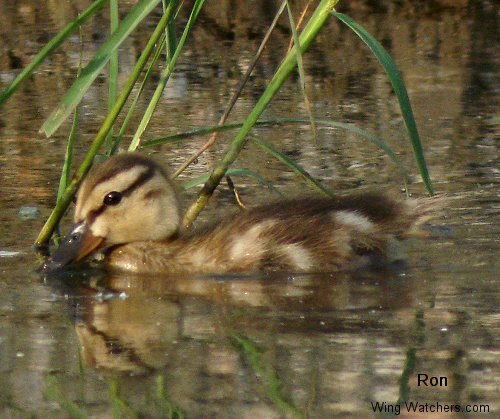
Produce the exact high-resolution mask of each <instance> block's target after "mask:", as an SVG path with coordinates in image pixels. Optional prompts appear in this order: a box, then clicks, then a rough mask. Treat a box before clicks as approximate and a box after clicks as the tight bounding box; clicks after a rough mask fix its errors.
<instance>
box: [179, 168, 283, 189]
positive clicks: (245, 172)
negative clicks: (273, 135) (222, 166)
mask: <svg viewBox="0 0 500 419" xmlns="http://www.w3.org/2000/svg"><path fill="white" fill-rule="evenodd" d="M226 175H228V176H244V177H250V178H253V179H256V180H257V181H258V182H259V183H260V184H261V185H264V186H266V187H267V188H269V189H270V190H272V191H273V192H276V193H278V194H280V195H282V193H281V192H280V191H279V190H278V189H276V187H275V186H274V185H273V184H272V183H271V182H269V181H267V180H266V179H265V178H264V177H262V176H261V175H259V174H258V173H256V172H254V171H253V170H250V169H245V168H241V169H238V168H232V169H229V170H228V171H227V173H226ZM209 176H210V175H208V174H206V175H202V176H198V177H196V178H193V179H191V180H188V181H187V182H184V183H183V184H182V185H181V188H182V189H183V190H184V191H187V190H188V189H191V188H194V187H195V186H198V185H202V184H204V183H205V182H206V181H207V180H208V177H209Z"/></svg>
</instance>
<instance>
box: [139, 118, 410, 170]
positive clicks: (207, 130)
mask: <svg viewBox="0 0 500 419" xmlns="http://www.w3.org/2000/svg"><path fill="white" fill-rule="evenodd" d="M308 122H310V120H309V119H305V118H275V119H266V120H260V121H257V122H256V123H255V126H273V125H284V124H304V123H308ZM314 123H315V124H316V125H323V126H327V127H332V128H341V129H345V130H348V131H351V132H353V133H355V134H357V135H359V136H361V137H363V138H365V139H366V140H368V141H370V142H371V143H373V144H375V145H376V146H377V147H379V148H381V149H382V150H383V151H384V152H385V153H386V154H387V156H388V157H389V158H390V159H391V160H392V161H393V162H394V164H395V165H396V166H397V167H398V168H399V170H400V171H401V174H402V175H403V176H406V175H407V172H406V169H405V168H404V166H403V164H402V163H401V162H400V161H399V159H398V158H397V156H396V154H395V153H394V151H393V150H392V149H391V148H390V147H389V146H388V145H387V144H386V143H385V142H384V141H383V140H381V139H380V138H378V137H376V136H375V135H372V134H370V133H369V132H367V131H365V130H363V129H361V128H358V127H356V126H355V125H352V124H346V123H343V122H337V121H332V120H329V119H314ZM242 126H243V122H231V123H228V124H225V125H222V126H219V125H214V126H210V127H203V128H197V129H193V130H189V131H185V132H182V133H177V134H170V135H167V136H165V137H160V138H155V139H152V140H148V141H144V142H143V143H142V148H147V147H153V146H158V145H161V144H166V143H172V142H177V141H182V140H184V139H187V138H191V137H196V136H199V135H206V134H211V133H212V132H223V131H230V130H233V129H236V128H241V127H242Z"/></svg>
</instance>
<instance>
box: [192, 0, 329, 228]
mask: <svg viewBox="0 0 500 419" xmlns="http://www.w3.org/2000/svg"><path fill="white" fill-rule="evenodd" d="M337 2H338V0H322V1H321V2H320V4H319V5H318V6H317V7H316V10H315V11H314V13H313V15H312V16H311V18H310V19H309V22H308V23H307V25H306V26H305V28H304V30H303V31H302V33H301V34H300V37H299V42H300V49H301V51H302V52H305V51H306V50H307V49H308V48H309V46H310V45H311V43H312V41H313V40H314V38H315V37H316V35H317V34H318V32H319V31H320V30H321V28H322V27H323V26H324V24H325V23H326V20H327V19H328V16H329V13H330V12H331V11H332V10H333V7H334V6H335V4H336V3H337ZM297 47H298V45H295V46H294V47H293V49H292V50H291V51H290V52H289V53H288V54H287V56H286V57H285V59H284V60H283V62H282V63H281V65H280V66H279V68H278V70H277V71H276V72H275V74H274V76H273V78H272V79H271V81H270V82H269V85H268V86H267V88H266V90H265V91H264V93H263V94H262V96H261V97H260V99H259V101H258V102H257V104H256V105H255V106H254V108H253V109H252V110H251V112H250V114H249V115H248V117H247V119H246V120H245V122H244V124H243V126H242V127H241V129H240V130H239V131H238V133H237V134H236V136H235V137H234V139H233V140H232V141H231V144H230V145H229V149H228V150H227V152H226V154H225V155H224V157H223V159H222V161H221V162H220V163H219V164H218V165H217V166H216V167H215V168H214V169H213V171H212V173H211V174H210V178H209V179H208V181H207V183H205V185H204V186H203V188H202V190H201V191H200V193H199V195H198V199H197V200H196V202H195V203H193V204H192V205H191V206H190V207H189V209H188V210H187V212H186V215H185V217H184V221H183V223H184V226H186V227H189V226H190V225H191V224H192V222H193V221H194V220H195V218H196V217H197V216H198V214H199V213H200V212H201V211H202V209H203V208H204V207H205V205H206V204H207V203H208V200H209V199H210V197H211V196H212V194H213V192H214V190H215V188H216V187H217V186H218V185H219V183H220V181H221V179H222V178H223V177H224V174H225V173H226V171H227V169H228V168H229V166H230V165H231V164H232V163H233V162H234V160H236V158H237V157H238V155H239V153H240V151H241V150H242V149H243V147H244V145H245V143H246V136H247V134H248V133H249V132H250V130H251V129H252V127H253V126H254V125H255V123H256V122H257V119H258V118H259V117H260V115H261V114H262V112H263V111H264V109H265V108H266V107H267V105H268V104H269V102H270V101H271V99H272V98H273V97H274V96H275V94H276V93H277V92H278V91H279V89H280V88H281V86H282V85H283V83H284V82H285V80H286V79H287V78H288V76H289V75H290V74H291V72H292V71H293V70H294V68H295V66H296V63H297Z"/></svg>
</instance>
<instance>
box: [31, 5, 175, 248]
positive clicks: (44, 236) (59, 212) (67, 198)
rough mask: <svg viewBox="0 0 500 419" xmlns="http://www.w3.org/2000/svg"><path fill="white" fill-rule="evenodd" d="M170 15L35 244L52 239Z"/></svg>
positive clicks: (155, 36) (130, 77) (141, 60)
mask: <svg viewBox="0 0 500 419" xmlns="http://www.w3.org/2000/svg"><path fill="white" fill-rule="evenodd" d="M169 18H170V16H169V15H168V14H165V15H163V16H162V18H161V19H160V21H159V22H158V24H157V26H156V28H155V30H154V32H153V34H152V35H151V37H150V38H149V40H148V42H147V44H146V46H145V47H144V50H143V51H142V53H141V55H140V56H139V59H138V60H137V63H136V64H135V66H134V68H133V70H132V72H131V73H130V75H129V77H128V79H127V81H126V82H125V84H124V86H123V89H122V91H121V93H120V95H119V96H118V99H117V100H116V103H115V105H114V106H113V109H112V110H111V112H109V113H108V115H107V116H106V119H105V120H104V122H103V123H102V125H101V128H100V129H99V132H98V133H97V135H96V137H95V138H94V140H93V141H92V144H91V145H90V148H89V150H88V151H87V154H86V155H85V157H84V159H83V161H82V163H81V164H80V166H79V167H78V170H77V171H76V173H75V175H74V176H73V179H72V180H71V183H70V184H69V185H68V187H67V188H66V190H65V191H64V194H63V196H62V197H61V199H60V200H59V201H58V202H57V205H56V206H55V208H54V209H53V210H52V213H51V214H50V216H49V218H48V219H47V221H46V222H45V224H44V226H43V227H42V230H41V231H40V233H39V234H38V237H37V238H36V241H35V246H38V247H39V246H44V245H45V244H46V243H47V242H48V240H49V239H50V236H51V235H52V232H53V231H54V229H55V228H56V226H57V224H58V223H59V220H60V219H61V217H62V216H63V214H64V213H65V211H66V208H67V207H68V205H69V203H70V202H71V198H72V197H73V194H74V192H75V190H76V188H77V186H78V184H79V183H80V181H81V180H82V178H83V176H84V175H85V173H87V171H88V169H89V168H90V166H91V165H92V163H93V161H94V157H95V155H96V154H97V152H98V151H99V148H100V147H101V146H102V143H103V142H104V140H105V138H106V135H107V134H108V132H109V130H110V129H111V127H112V126H113V124H114V122H115V121H116V118H117V117H118V114H119V113H120V111H121V110H122V108H123V106H124V105H125V102H126V101H127V98H128V97H129V95H130V93H131V92H132V89H133V87H134V85H135V83H136V81H137V80H138V78H139V76H140V75H141V72H142V71H143V69H144V67H145V66H146V63H147V61H148V59H149V57H150V56H151V54H152V53H153V51H154V48H155V45H156V43H157V42H158V40H159V39H161V37H162V35H163V33H164V30H165V27H166V25H167V23H168V20H169Z"/></svg>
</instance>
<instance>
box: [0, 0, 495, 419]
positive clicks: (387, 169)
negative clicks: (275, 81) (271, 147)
mask: <svg viewBox="0 0 500 419" xmlns="http://www.w3.org/2000/svg"><path fill="white" fill-rule="evenodd" d="M130 3H131V2H130ZM130 3H126V4H125V5H124V7H125V8H127V7H129V6H128V5H129V4H130ZM304 4H305V2H300V1H299V2H296V3H294V10H296V11H298V10H300V9H301V8H302V7H303V6H304ZM85 7H87V2H82V1H74V2H65V1H56V0H54V1H46V2H40V1H19V2H7V1H3V2H0V35H1V36H0V88H4V87H5V86H6V85H7V83H8V82H9V81H10V80H12V78H13V77H14V75H15V74H16V73H17V72H18V71H19V69H20V68H21V67H23V66H25V65H26V64H27V63H28V62H29V61H30V59H31V58H33V56H34V55H35V54H36V53H37V52H38V51H39V50H40V48H41V46H42V45H43V44H44V43H45V42H46V41H47V40H48V39H50V38H51V37H52V36H53V35H54V34H55V33H56V32H57V31H58V30H59V29H61V28H62V27H63V26H64V25H65V24H66V23H67V22H68V21H70V20H71V19H72V18H74V17H75V16H76V14H77V12H78V11H81V10H83V9H84V8H85ZM275 8H276V6H275V5H274V3H273V2H268V1H250V2H239V1H236V2H230V1H219V2H207V4H206V5H205V8H204V10H203V12H202V14H201V15H200V24H199V26H198V27H197V29H196V30H195V31H194V34H193V37H192V38H190V40H189V41H188V43H187V45H186V49H185V53H184V54H183V56H182V59H181V63H180V65H179V70H178V71H177V72H176V73H175V75H174V77H173V78H172V80H171V82H170V84H169V87H168V89H167V91H166V93H165V95H164V97H163V98H162V100H161V103H160V108H159V109H158V111H157V112H156V114H155V118H154V119H153V122H152V124H151V126H150V127H149V129H148V131H147V132H146V137H147V138H155V137H158V136H160V135H164V134H167V133H173V132H177V131H181V130H186V129H190V128H193V127H198V126H206V125H212V124H214V123H216V122H217V120H218V118H219V115H220V114H221V112H222V111H223V109H224V106H225V104H226V103H227V101H228V100H229V97H230V95H231V93H232V91H233V89H234V88H235V86H236V84H237V83H238V81H239V79H240V77H241V75H242V74H243V72H244V71H245V69H246V66H247V65H248V63H249V62H250V60H251V58H252V56H253V54H254V51H255V50H256V48H257V46H258V44H259V42H260V39H261V37H262V34H263V32H264V31H265V30H266V28H267V25H268V24H269V23H270V21H271V20H272V17H273V15H274V11H275ZM339 10H341V11H343V12H345V13H347V14H349V15H350V16H352V17H354V18H355V19H356V20H357V21H358V22H360V23H361V24H363V25H364V26H365V27H366V28H367V29H368V30H369V31H370V32H371V33H372V34H373V35H374V36H375V37H376V38H377V39H379V40H380V41H381V42H382V43H383V44H384V46H385V47H386V48H387V49H388V51H389V52H390V54H391V55H392V56H393V58H394V59H395V60H396V62H397V64H398V66H399V67H400V69H401V71H402V73H403V75H404V79H405V82H406V85H407V88H408V90H409V95H410V99H411V101H412V105H413V107H414V112H415V115H416V119H417V123H418V125H419V129H420V133H421V136H422V139H423V143H424V147H425V151H426V158H427V162H428V165H429V169H430V172H431V176H432V179H433V181H434V185H435V188H436V190H437V191H438V192H442V193H446V194H447V195H448V196H449V197H450V205H449V208H447V210H446V211H445V212H446V214H445V217H444V218H442V219H439V220H437V221H436V222H435V225H434V227H433V229H432V235H431V237H428V238H423V239H418V240H414V241H412V242H410V243H409V244H408V249H407V260H408V266H407V267H401V268H399V269H395V270H393V271H384V272H364V273H357V274H349V273H343V274H337V275H291V274H286V273H284V274H277V275H272V276H261V277H248V278H215V279H214V278H191V277H180V278H168V279H167V278H155V279H151V278H137V277H131V276H127V275H123V274H120V275H112V276H110V277H101V278H99V277H95V276H94V275H92V274H86V276H84V278H83V279H84V280H83V281H82V276H83V274H82V273H79V274H75V278H74V279H73V280H72V281H69V280H68V279H67V278H66V279H65V280H60V279H57V278H41V277H40V275H38V274H37V273H36V272H35V268H36V266H37V263H38V262H37V260H36V258H35V256H34V254H33V253H32V250H31V244H32V242H33V240H34V239H35V237H36V235H37V233H38V231H39V229H40V228H41V226H42V225H43V222H44V221H45V219H46V217H47V216H48V214H49V213H50V210H51V209H52V207H53V205H54V197H55V192H56V189H57V182H58V176H59V171H60V167H61V164H62V160H63V155H64V146H65V140H66V138H67V135H68V130H69V126H68V125H67V124H66V125H65V126H64V127H63V128H62V129H60V130H59V131H58V132H57V133H56V134H55V135H54V136H53V137H51V138H49V139H47V138H45V137H44V136H42V135H41V134H39V133H38V129H39V128H40V126H41V124H42V123H43V121H44V120H45V118H46V117H47V116H48V115H49V113H50V112H51V110H52V109H53V107H54V106H56V104H57V103H58V100H59V99H60V97H61V95H62V94H63V93H64V92H65V90H66V89H67V88H68V87H69V85H70V84H71V82H72V80H74V77H75V74H76V71H77V68H78V63H79V49H80V45H79V39H78V37H74V38H72V39H71V40H70V42H68V43H66V44H64V45H63V46H62V47H61V48H60V49H59V50H58V51H57V53H56V54H55V55H54V56H52V57H51V58H50V60H48V61H47V62H46V63H45V64H44V65H43V66H42V67H40V69H39V70H38V71H37V72H36V73H35V74H34V75H33V77H32V78H31V80H30V82H29V83H27V84H25V85H24V87H23V88H22V89H21V91H20V92H18V93H16V94H15V95H14V96H13V97H12V98H11V99H10V100H9V102H8V103H7V104H6V105H4V106H3V107H2V108H0V191H1V193H0V208H1V213H0V219H1V223H0V269H1V273H2V275H1V278H0V417H2V418H3V417H20V418H24V417H29V416H30V415H34V416H36V417H67V416H68V412H67V410H65V409H64V408H63V407H61V400H62V399H66V400H70V401H73V402H75V403H76V404H77V405H78V406H80V407H81V408H82V409H83V410H84V411H85V412H86V413H88V414H89V415H91V416H93V417H99V418H100V417H111V416H112V413H113V407H112V406H113V401H114V402H117V400H118V399H119V400H121V402H123V403H126V404H128V405H129V406H130V408H131V409H132V410H133V411H134V412H139V413H140V414H141V415H143V417H159V416H160V413H161V412H167V413H168V409H169V408H170V407H171V406H176V407H178V408H180V409H181V410H182V411H184V412H185V413H186V416H187V417H235V418H236V417H238V418H246V417H248V418H250V417H252V418H253V417H263V418H275V417H276V418H278V417H292V416H293V414H294V413H293V412H294V410H293V409H294V408H296V409H298V410H299V411H301V412H303V413H304V414H306V415H308V416H309V417H318V418H320V417H321V418H327V417H328V418H329V417H353V418H354V417H355V418H357V417H370V416H374V414H373V412H372V410H371V402H377V401H378V402H380V403H382V402H386V403H392V404H394V403H395V402H396V401H397V400H398V398H399V397H401V396H404V395H405V394H406V390H405V386H404V385H401V383H402V382H403V383H405V381H406V380H405V378H404V377H405V374H410V378H409V380H408V383H409V387H410V388H409V399H410V400H411V401H414V402H419V403H426V402H427V403H432V404H433V405H434V406H435V405H436V403H437V402H439V403H441V404H442V405H461V406H463V407H464V406H465V405H474V406H476V407H477V406H479V405H485V406H486V405H487V406H488V407H489V410H490V413H489V414H487V413H483V414H481V415H479V414H478V417H496V415H497V414H498V409H499V399H498V392H499V386H500V371H499V361H498V359H499V352H500V350H499V328H500V327H499V326H500V324H499V318H500V317H499V311H498V302H499V301H498V232H499V231H498V230H499V229H498V157H499V155H498V122H499V120H498V118H499V117H498V107H497V104H498V99H499V88H498V86H499V83H498V81H499V80H498V78H499V77H498V64H499V58H498V57H499V56H500V55H499V54H498V5H497V4H496V2H493V1H486V0H485V1H472V0H470V1H467V0H462V1H438V0H436V1H431V0H429V1H424V0H421V1H398V2H395V1H380V2H371V1H350V2H347V1H346V2H341V5H340V7H339ZM151 27H152V23H150V24H149V25H145V26H142V27H141V28H140V29H139V30H138V32H137V33H136V34H135V35H134V36H133V37H131V38H130V39H129V40H128V41H127V43H126V44H125V45H124V47H123V48H122V50H121V52H120V59H121V70H120V71H121V73H120V78H121V80H124V79H125V77H126V76H127V74H128V72H129V71H130V69H131V68H132V66H133V63H134V59H135V57H136V56H137V55H138V53H139V52H140V50H141V48H142V46H143V45H144V42H145V40H146V39H147V36H148V33H149V30H150V28H151ZM106 31H107V11H103V12H102V13H101V14H100V15H99V17H96V18H95V19H92V20H91V22H90V23H88V24H87V25H86V26H85V27H84V31H83V56H84V59H88V58H89V57H91V56H92V54H93V53H94V52H95V51H96V49H97V47H98V46H99V45H100V43H102V41H103V40H104V39H105V33H106ZM289 38H290V31H289V29H288V27H287V22H286V20H285V19H283V20H282V21H281V23H280V25H279V26H278V29H277V32H276V34H275V35H274V37H273V39H272V42H271V43H270V45H269V46H268V47H267V48H266V50H265V53H264V56H263V58H262V60H261V62H260V63H259V64H258V66H257V68H256V70H255V73H254V76H253V77H252V79H251V81H250V83H249V85H248V86H247V87H246V89H245V91H244V93H243V95H242V98H241V100H240V101H239V102H238V104H237V106H236V109H235V111H234V113H233V116H232V120H242V119H243V118H244V117H245V116H246V114H247V113H248V111H249V110H250V109H251V107H252V106H253V105H254V104H255V102H256V101H257V99H258V97H259V95H260V93H261V92H262V91H263V89H264V88H265V85H266V82H267V81H268V80H269V78H270V77H271V75H272V73H273V71H274V69H275V68H276V66H277V64H279V62H280V60H281V58H282V57H283V54H284V51H285V50H286V46H287V45H288V42H289ZM305 66H306V79H307V92H308V95H309V99H310V101H311V104H312V107H313V112H314V115H315V116H316V117H317V118H330V119H334V120H338V121H342V122H353V123H355V124H356V125H357V126H358V127H360V128H363V129H365V130H367V131H369V132H371V133H373V134H375V135H377V136H379V137H381V138H383V139H384V140H385V141H387V143H388V144H390V146H391V147H392V148H393V149H394V150H395V151H396V152H397V153H398V157H399V158H400V159H401V160H402V161H403V162H404V163H405V164H406V165H407V166H408V167H410V168H411V169H410V171H411V173H412V176H411V179H410V183H409V185H408V188H409V191H410V192H411V193H412V194H414V195H422V194H424V193H425V191H424V188H423V185H422V183H421V181H420V179H419V176H418V174H417V171H416V168H415V166H414V163H413V156H412V153H411V151H410V147H409V142H408V140H407V136H406V132H405V129H404V124H403V121H402V118H401V115H400V112H399V110H398V107H397V104H396V101H395V96H394V95H393V93H392V91H391V88H390V85H389V83H388V82H387V79H386V77H385V75H384V74H383V71H382V70H381V69H380V67H379V66H378V64H377V62H376V61H375V60H374V59H373V58H372V57H371V56H370V53H369V51H368V50H367V48H366V47H365V46H364V45H363V44H362V43H361V42H360V41H359V39H357V38H356V37H355V36H354V35H353V34H352V33H350V32H349V31H348V30H347V28H346V27H344V26H343V25H342V24H341V23H340V22H337V21H335V20H334V19H333V18H332V19H331V22H330V23H329V24H328V25H327V27H326V28H325V29H324V30H323V31H322V32H321V34H320V35H319V37H318V39H317V42H316V44H315V45H314V46H313V48H312V49H311V50H310V51H309V52H308V53H307V54H306V56H305ZM146 97H147V95H146ZM106 106H107V105H106V84H105V78H104V77H103V78H102V79H100V80H98V82H97V83H96V85H95V86H94V87H93V88H92V89H91V91H90V92H89V93H88V95H87V96H86V97H85V99H84V103H83V106H82V108H81V110H80V118H81V124H80V129H79V143H78V153H77V155H78V157H80V156H81V155H82V153H83V151H85V150H86V147H87V146H88V144H89V142H90V141H91V140H92V138H93V136H94V135H95V133H96V132H97V130H98V129H99V126H100V122H102V119H103V115H104V114H105V113H106ZM140 106H141V107H143V108H144V107H145V103H141V105H140ZM266 116H268V117H285V116H286V117H290V116H295V117H305V116H306V111H305V107H304V103H303V100H302V98H301V93H300V87H299V84H298V80H297V77H296V76H295V77H292V79H291V80H290V81H289V82H287V84H286V85H285V86H284V89H283V90H282V92H281V93H280V94H279V96H278V97H277V98H276V99H275V100H274V101H273V102H272V104H271V106H270V107H269V109H268V110H267V111H266ZM137 123H138V120H135V121H134V123H133V125H132V126H135V125H136V124H137ZM257 132H258V134H259V135H260V136H262V137H263V138H265V139H266V140H268V141H270V142H272V143H273V144H275V145H276V146H277V147H279V148H280V149H281V150H283V151H285V152H286V153H287V154H288V155H289V156H290V157H292V158H294V159H296V160H297V161H298V162H299V163H301V164H302V165H303V166H304V167H305V168H306V169H307V170H308V171H309V172H310V173H311V174H313V175H315V176H317V177H318V178H320V179H321V180H323V181H324V182H325V184H326V185H327V186H329V187H330V188H332V189H333V190H342V191H345V190H365V189H374V188H375V189H384V190H390V191H392V192H397V191H401V190H402V188H403V186H404V185H403V179H401V177H400V176H399V175H398V172H397V170H396V168H395V167H394V166H393V165H392V164H391V162H390V161H389V159H388V158H387V157H386V156H385V155H384V153H383V152H382V151H381V150H379V149H377V148H375V147H374V146H373V145H371V144H367V143H366V142H365V141H363V140H362V139H360V138H357V137H355V136H354V135H353V134H350V133H348V132H345V131H339V130H332V129H324V128H323V129H320V130H319V134H318V138H317V139H316V140H314V139H313V138H312V136H311V132H310V129H309V127H308V126H307V125H306V124H305V125H303V126H287V127H280V128H261V129H258V130H257ZM129 134H130V135H131V133H129ZM230 138H231V136H230V134H228V135H225V136H223V137H222V138H221V140H220V141H219V142H218V144H217V145H216V147H214V148H213V149H212V150H210V152H208V153H206V154H205V155H203V156H202V157H201V158H200V159H199V160H198V163H197V164H196V165H194V166H193V167H192V168H190V169H189V170H188V171H187V172H186V173H185V174H184V175H183V176H182V177H181V181H183V180H187V179H189V178H191V177H193V176H196V175H199V174H202V173H204V172H205V171H206V170H207V169H208V168H209V167H210V166H211V165H212V164H213V163H214V162H216V161H217V160H218V158H220V156H221V155H222V153H223V152H224V150H225V147H226V145H227V142H228V141H229V140H230ZM205 141H206V138H196V139H194V140H192V141H190V142H189V143H181V144H177V145H175V146H168V147H167V146H163V147H162V148H160V149H157V150H156V151H155V154H156V156H157V158H159V159H162V160H164V161H166V162H169V164H170V165H171V166H172V168H173V169H174V170H175V169H176V168H177V167H179V165H180V164H181V163H182V162H183V161H184V160H185V159H186V158H187V157H188V156H190V155H191V154H192V153H193V151H194V150H196V149H197V148H198V147H199V146H200V145H202V144H203V143H204V142H205ZM237 166H238V167H251V168H252V169H253V170H256V171H258V172H259V173H261V174H262V175H263V176H264V177H265V178H266V179H268V180H270V181H272V182H274V184H275V185H276V186H277V187H278V188H279V189H280V190H281V191H283V192H284V193H286V194H289V195H293V194H297V193H299V192H300V191H302V190H304V186H303V185H302V184H300V180H298V179H297V178H296V177H295V175H293V174H291V173H289V172H288V171H286V170H285V168H284V167H283V166H281V165H280V164H279V163H278V162H275V161H273V160H272V159H271V158H270V157H268V156H264V157H263V155H262V153H261V151H260V150H259V149H257V148H256V147H254V146H252V145H249V146H248V147H247V148H246V149H245V151H244V152H243V154H242V155H241V157H240V158H239V159H238V161H237ZM237 186H238V188H239V190H240V192H241V194H242V198H243V200H244V201H245V202H246V203H247V204H248V205H254V204H256V203H260V202H265V201H266V200H268V199H270V198H274V195H272V194H270V192H268V191H266V190H263V189H262V187H260V186H259V185H258V184H257V183H255V182H252V181H244V180H242V179H239V178H238V179H237ZM220 189H221V191H220V192H218V193H217V194H216V195H215V196H214V199H213V200H212V203H211V204H210V208H209V210H208V211H207V212H206V213H205V214H204V215H203V217H202V218H203V219H202V220H201V222H204V221H206V220H209V219H210V218H211V217H212V215H213V214H214V213H215V212H217V213H219V212H221V211H226V210H229V209H231V208H233V205H234V204H233V202H232V201H233V199H232V197H231V194H230V193H229V192H228V191H227V188H225V187H223V188H220ZM195 192H196V191H192V192H190V193H188V194H187V196H186V197H185V198H186V201H187V202H189V201H190V200H191V199H192V198H193V196H194V195H193V194H194V193H195ZM26 205H28V206H32V207H35V208H37V209H38V210H39V211H40V214H39V215H38V216H36V217H35V218H33V219H26V217H25V216H23V213H22V209H23V206H26ZM68 218H69V217H68ZM238 342H239V343H238ZM242 342H245V343H247V344H248V345H247V346H246V348H247V351H246V352H245V350H244V349H242V348H243V347H244V346H242ZM249 348H250V349H249ZM252 350H258V351H260V352H259V353H261V355H260V358H259V360H258V362H253V361H252V359H253V358H252V357H251V356H250V355H249V353H250V352H251V351H252ZM249 351H250V352H249ZM419 373H422V374H428V375H429V376H439V377H446V378H447V381H448V385H447V386H446V387H425V386H418V380H417V377H418V374H419ZM273 380H277V381H278V382H279V384H280V386H279V390H276V389H275V387H273V382H275V381H273ZM117 385H119V387H120V390H119V391H118V390H113V389H116V386H117ZM160 390H161V391H160ZM57 391H59V393H60V394H59V396H58V397H56V399H57V402H55V401H54V393H57ZM113 394H114V395H113ZM117 394H119V396H118V395H117ZM280 406H281V407H280ZM283 406H285V407H283ZM287 406H288V407H287ZM292 406H294V407H292ZM495 412H496V413H495ZM129 413H130V412H129ZM405 414H406V413H405ZM407 415H408V414H407ZM407 417H410V416H407ZM425 417H476V416H475V415H474V414H454V413H451V414H450V413H435V414H434V416H430V415H428V416H425Z"/></svg>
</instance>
